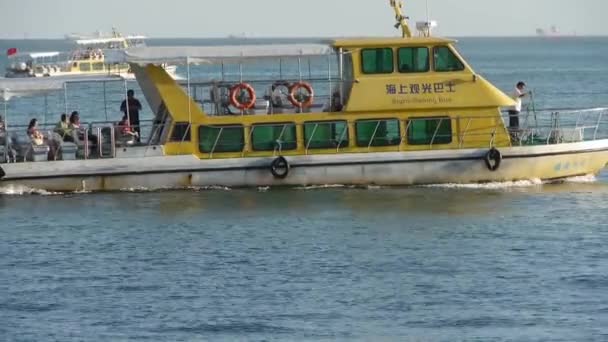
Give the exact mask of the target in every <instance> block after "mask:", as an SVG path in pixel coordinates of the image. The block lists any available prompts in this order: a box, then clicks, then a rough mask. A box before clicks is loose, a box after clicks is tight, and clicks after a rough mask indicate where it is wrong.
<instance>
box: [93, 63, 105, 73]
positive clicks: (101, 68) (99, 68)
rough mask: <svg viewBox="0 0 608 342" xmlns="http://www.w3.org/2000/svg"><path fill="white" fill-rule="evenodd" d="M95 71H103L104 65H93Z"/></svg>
mask: <svg viewBox="0 0 608 342" xmlns="http://www.w3.org/2000/svg"><path fill="white" fill-rule="evenodd" d="M93 70H95V71H101V70H103V63H102V62H97V63H93Z"/></svg>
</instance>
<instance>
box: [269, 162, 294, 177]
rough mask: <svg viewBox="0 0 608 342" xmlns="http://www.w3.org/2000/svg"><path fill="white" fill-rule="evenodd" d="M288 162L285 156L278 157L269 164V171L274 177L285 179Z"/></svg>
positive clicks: (287, 173) (287, 172)
mask: <svg viewBox="0 0 608 342" xmlns="http://www.w3.org/2000/svg"><path fill="white" fill-rule="evenodd" d="M289 169H290V166H289V162H287V159H285V157H278V158H277V159H275V160H273V161H272V163H271V164H270V172H271V173H272V175H273V176H274V177H275V178H278V179H285V178H287V175H289Z"/></svg>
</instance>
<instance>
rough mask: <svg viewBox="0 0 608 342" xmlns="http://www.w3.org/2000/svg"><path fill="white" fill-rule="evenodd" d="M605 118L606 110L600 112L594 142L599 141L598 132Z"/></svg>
mask: <svg viewBox="0 0 608 342" xmlns="http://www.w3.org/2000/svg"><path fill="white" fill-rule="evenodd" d="M603 116H604V110H601V111H600V114H599V115H598V118H597V124H596V125H595V132H593V140H597V132H598V131H599V129H600V125H601V124H602V117H603Z"/></svg>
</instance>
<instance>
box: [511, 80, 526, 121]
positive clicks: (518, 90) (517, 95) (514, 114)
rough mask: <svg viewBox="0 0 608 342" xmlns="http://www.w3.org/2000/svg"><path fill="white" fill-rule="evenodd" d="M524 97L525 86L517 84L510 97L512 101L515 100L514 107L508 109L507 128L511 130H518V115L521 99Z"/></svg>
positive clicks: (521, 83) (520, 83)
mask: <svg viewBox="0 0 608 342" xmlns="http://www.w3.org/2000/svg"><path fill="white" fill-rule="evenodd" d="M526 96H528V93H526V84H525V83H524V82H518V83H517V85H516V86H515V91H514V92H513V95H512V98H513V100H515V106H513V107H512V108H511V109H509V128H510V129H512V130H517V129H519V113H521V107H522V99H523V98H524V97H526Z"/></svg>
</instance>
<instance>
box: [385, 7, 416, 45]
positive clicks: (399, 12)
mask: <svg viewBox="0 0 608 342" xmlns="http://www.w3.org/2000/svg"><path fill="white" fill-rule="evenodd" d="M390 3H391V7H392V8H393V9H394V10H395V19H397V24H395V28H396V29H398V28H399V27H401V36H402V37H403V38H412V31H411V30H410V26H409V25H408V23H407V19H409V17H406V16H404V15H403V1H402V0H390Z"/></svg>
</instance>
